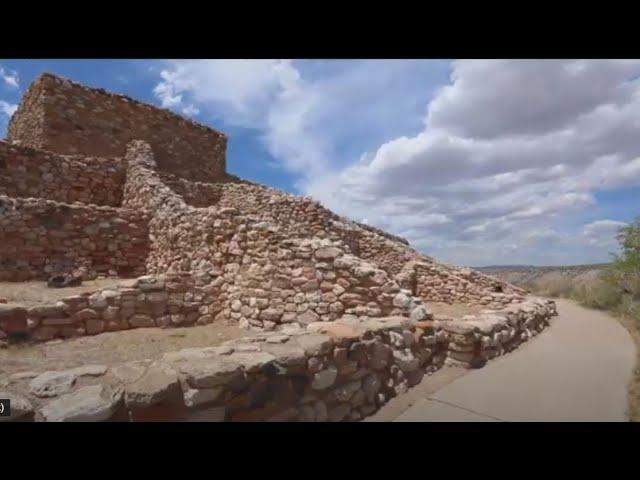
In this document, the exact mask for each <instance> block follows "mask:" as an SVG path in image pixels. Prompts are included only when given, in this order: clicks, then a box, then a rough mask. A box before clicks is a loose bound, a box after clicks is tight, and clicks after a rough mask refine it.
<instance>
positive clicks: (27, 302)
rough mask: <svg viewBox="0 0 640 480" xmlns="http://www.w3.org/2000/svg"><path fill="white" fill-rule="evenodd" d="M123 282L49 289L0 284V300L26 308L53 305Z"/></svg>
mask: <svg viewBox="0 0 640 480" xmlns="http://www.w3.org/2000/svg"><path fill="white" fill-rule="evenodd" d="M122 281H123V280H121V279H119V278H105V279H100V280H86V281H84V282H82V285H81V286H79V287H66V288H49V287H47V282H43V281H31V282H0V299H4V300H6V301H7V302H8V303H18V304H20V305H24V306H26V307H32V306H35V305H42V304H53V303H56V302H57V301H58V300H61V299H63V298H66V297H72V296H74V295H80V294H82V293H87V292H95V291H96V290H100V289H103V288H109V287H114V286H116V285H117V284H118V283H120V282H122Z"/></svg>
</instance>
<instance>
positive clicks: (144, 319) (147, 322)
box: [129, 315, 155, 328]
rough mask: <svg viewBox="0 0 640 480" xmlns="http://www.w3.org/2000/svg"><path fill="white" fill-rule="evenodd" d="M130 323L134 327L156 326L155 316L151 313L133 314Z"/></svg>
mask: <svg viewBox="0 0 640 480" xmlns="http://www.w3.org/2000/svg"><path fill="white" fill-rule="evenodd" d="M129 323H130V324H131V326H132V327H134V328H145V327H154V326H155V323H154V322H153V318H152V317H150V316H149V315H133V316H132V317H131V318H130V319H129Z"/></svg>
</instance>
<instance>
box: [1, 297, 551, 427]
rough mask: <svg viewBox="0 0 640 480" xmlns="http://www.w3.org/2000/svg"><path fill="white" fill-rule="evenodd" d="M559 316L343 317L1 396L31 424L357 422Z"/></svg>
mask: <svg viewBox="0 0 640 480" xmlns="http://www.w3.org/2000/svg"><path fill="white" fill-rule="evenodd" d="M0 312H2V310H1V309H0ZM553 314H555V306H554V305H553V303H552V302H544V301H539V300H536V301H530V302H526V303H523V304H521V305H519V306H518V307H511V308H509V309H505V310H503V311H491V312H489V311H488V312H486V313H484V314H482V315H480V316H478V317H476V318H474V319H467V321H465V322H452V321H414V320H411V319H408V318H405V317H382V318H377V319H357V318H353V317H348V316H345V317H343V318H341V319H340V320H339V321H336V322H315V323H311V324H310V325H308V326H307V328H297V327H291V328H287V329H284V330H282V331H280V332H266V333H263V334H258V335H254V336H252V337H246V338H240V339H236V340H231V341H229V342H226V344H224V345H222V346H217V347H205V348H188V349H184V350H180V351H177V352H168V353H165V354H164V355H163V356H162V358H160V359H156V360H153V361H152V360H148V361H135V362H129V363H125V364H118V365H112V366H109V365H85V366H82V367H78V368H74V369H70V370H66V371H49V372H42V373H38V372H34V373H30V372H29V373H28V374H16V375H13V376H11V377H9V378H7V379H4V380H3V383H0V394H2V395H3V398H10V399H11V402H12V405H16V406H19V408H16V409H15V410H14V414H13V420H21V421H33V420H36V421H108V420H111V421H144V420H152V419H158V418H162V419H164V420H170V421H171V420H172V421H185V420H187V421H193V420H206V421H265V420H266V421H304V422H324V421H331V422H338V421H357V420H360V419H362V418H364V417H366V416H368V415H371V414H372V413H374V412H375V411H376V410H378V409H379V408H380V407H381V406H382V405H384V404H385V403H386V402H387V401H388V400H389V399H390V398H392V397H394V396H396V395H399V394H402V393H404V392H406V391H407V389H408V388H410V387H412V386H414V385H416V384H417V383H419V382H420V381H421V379H422V378H423V377H424V376H425V375H430V374H431V373H433V372H434V371H436V370H437V369H439V368H441V367H442V366H443V365H444V364H447V363H449V364H456V365H468V366H481V365H482V364H484V363H485V362H486V361H487V360H488V359H490V358H494V357H495V356H498V355H502V354H504V353H506V352H509V351H511V350H513V349H514V348H516V347H517V346H518V345H519V344H521V343H522V342H524V341H526V340H528V339H529V338H531V337H533V336H535V335H537V334H538V333H539V332H540V331H541V330H542V329H543V328H544V327H545V326H546V324H547V322H548V319H549V318H550V316H552V315H553ZM0 318H2V317H1V316H0ZM9 420H12V419H11V418H10V419H9Z"/></svg>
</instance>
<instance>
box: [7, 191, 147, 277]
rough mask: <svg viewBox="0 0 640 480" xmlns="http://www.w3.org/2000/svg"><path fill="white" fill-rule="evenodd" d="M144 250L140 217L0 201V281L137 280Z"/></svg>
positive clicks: (82, 207) (106, 210) (31, 201)
mask: <svg viewBox="0 0 640 480" xmlns="http://www.w3.org/2000/svg"><path fill="white" fill-rule="evenodd" d="M147 250H148V233H147V220H146V217H145V216H144V214H142V213H140V212H137V211H134V210H128V209H119V208H112V207H98V206H88V205H80V204H71V205H70V204H66V203H59V202H54V201H50V200H42V199H35V198H10V197H7V196H4V195H0V280H8V281H24V280H33V279H46V278H47V277H49V276H50V275H52V274H57V273H59V272H70V271H72V270H77V269H81V268H82V269H84V270H85V272H86V275H85V276H86V277H89V278H91V277H95V276H96V275H108V276H116V275H118V276H125V277H130V276H136V275H141V274H144V272H145V261H146V257H147Z"/></svg>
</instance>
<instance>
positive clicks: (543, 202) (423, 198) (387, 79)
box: [155, 60, 640, 265]
mask: <svg viewBox="0 0 640 480" xmlns="http://www.w3.org/2000/svg"><path fill="white" fill-rule="evenodd" d="M433 65H434V63H432V62H428V61H414V62H404V61H393V62H392V61H378V62H375V61H309V62H292V61H288V60H224V61H222V60H221V61H191V60H185V61H176V62H168V63H167V65H166V68H165V69H164V70H163V71H162V73H161V78H160V79H159V83H158V84H157V86H156V88H155V94H156V96H157V98H158V99H159V100H160V101H161V103H162V104H163V105H164V106H167V107H174V108H181V109H184V108H188V105H193V106H194V108H195V107H197V108H198V109H202V110H204V111H207V112H209V114H210V115H213V116H214V117H216V118H218V119H224V121H225V122H227V123H229V124H236V125H240V126H243V127H247V128H253V129H256V131H258V132H259V135H260V137H261V138H262V140H263V142H264V145H265V147H266V148H267V149H268V151H269V152H270V153H271V155H273V156H274V157H275V158H276V159H277V160H278V161H279V162H280V164H281V166H283V167H284V168H286V169H287V170H289V171H290V172H293V173H294V174H295V175H296V176H297V178H298V180H299V182H298V188H299V189H300V190H301V193H305V194H310V195H313V196H314V197H316V198H317V199H318V200H320V201H322V202H323V203H324V204H325V205H327V206H328V207H329V208H332V209H334V210H336V211H338V212H339V213H341V214H345V215H349V216H351V217H353V218H355V219H364V218H366V219H367V222H368V223H370V224H372V225H376V226H379V227H382V228H386V229H388V230H390V231H392V232H393V233H396V234H400V235H404V236H406V237H407V238H408V239H409V240H410V241H411V242H412V243H413V244H414V245H416V246H417V247H419V248H421V249H423V250H424V251H425V252H426V253H428V254H430V255H433V256H435V257H436V258H440V259H443V260H445V261H451V262H454V263H465V264H472V265H480V264H489V263H571V262H590V261H596V260H602V259H603V258H605V257H606V253H607V252H606V248H605V247H608V245H609V244H607V245H605V244H604V243H603V242H604V240H602V241H597V240H594V241H591V242H590V241H585V239H586V238H587V237H589V236H590V235H591V236H593V235H595V232H596V231H601V232H602V233H601V237H602V238H605V237H606V236H607V235H610V234H613V232H608V231H605V230H604V229H603V226H602V225H604V224H602V223H600V224H598V223H597V222H592V223H591V224H590V225H591V226H589V225H586V226H585V225H584V223H585V222H584V220H583V221H582V222H581V221H580V218H585V215H587V216H588V213H589V211H590V210H594V209H596V208H597V200H596V193H597V192H599V191H603V190H615V189H617V188H622V187H634V186H638V185H640V136H638V131H640V61H634V60H462V61H455V62H453V63H452V64H451V67H450V76H449V78H448V81H447V79H444V81H442V80H440V81H439V84H434V82H433V78H434V76H436V73H434V71H435V70H434V67H433ZM430 79H431V80H430ZM436 87H439V88H437V89H436ZM356 139H357V140H358V141H357V142H356ZM356 144H357V148H356V147H354V145H356ZM589 220H590V219H588V218H587V220H586V221H587V222H588V221H589ZM609 221H612V222H617V220H609ZM598 229H600V230H598Z"/></svg>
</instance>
